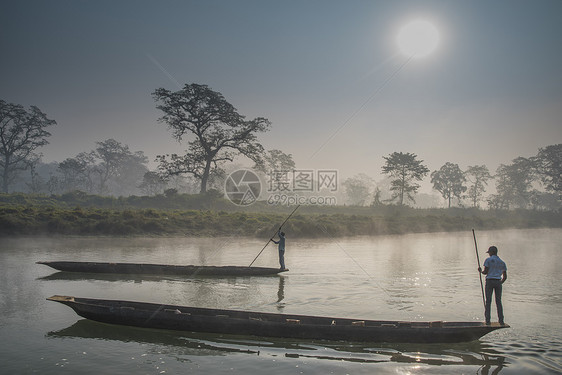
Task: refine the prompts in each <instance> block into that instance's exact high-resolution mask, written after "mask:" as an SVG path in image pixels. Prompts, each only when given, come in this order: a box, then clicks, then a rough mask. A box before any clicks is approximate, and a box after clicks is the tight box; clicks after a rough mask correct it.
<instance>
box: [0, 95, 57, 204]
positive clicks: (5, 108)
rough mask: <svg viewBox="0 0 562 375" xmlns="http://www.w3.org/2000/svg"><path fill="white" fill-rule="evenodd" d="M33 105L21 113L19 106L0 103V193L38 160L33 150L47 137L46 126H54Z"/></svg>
mask: <svg viewBox="0 0 562 375" xmlns="http://www.w3.org/2000/svg"><path fill="white" fill-rule="evenodd" d="M55 124H56V121H55V120H50V119H48V118H47V115H46V114H45V113H43V112H41V110H40V109H39V108H37V107H35V106H31V107H30V109H29V110H25V109H24V108H23V106H22V105H20V104H12V103H7V102H5V101H4V100H0V173H1V174H2V176H1V179H2V191H3V192H5V193H7V192H8V188H9V186H10V184H11V183H12V182H13V181H14V179H15V178H16V177H17V175H18V173H19V172H20V171H23V170H26V169H28V168H29V167H30V166H31V164H32V163H33V162H35V161H36V160H37V159H38V156H37V155H35V154H34V151H35V150H37V149H38V148H39V147H42V146H45V145H46V144H48V143H49V142H48V141H47V138H48V137H50V136H51V133H49V132H48V131H47V130H45V129H46V128H47V127H49V126H51V125H55Z"/></svg>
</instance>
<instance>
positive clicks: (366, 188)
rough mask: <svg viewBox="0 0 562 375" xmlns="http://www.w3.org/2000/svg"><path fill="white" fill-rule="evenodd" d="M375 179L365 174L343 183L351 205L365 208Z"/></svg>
mask: <svg viewBox="0 0 562 375" xmlns="http://www.w3.org/2000/svg"><path fill="white" fill-rule="evenodd" d="M371 185H373V179H372V178H370V177H369V176H367V175H366V174H364V173H360V174H358V175H356V176H353V177H350V178H348V179H346V180H345V181H344V182H343V187H344V188H345V193H346V195H347V200H348V202H349V204H351V205H354V206H364V205H365V203H367V200H368V199H369V195H370V193H371Z"/></svg>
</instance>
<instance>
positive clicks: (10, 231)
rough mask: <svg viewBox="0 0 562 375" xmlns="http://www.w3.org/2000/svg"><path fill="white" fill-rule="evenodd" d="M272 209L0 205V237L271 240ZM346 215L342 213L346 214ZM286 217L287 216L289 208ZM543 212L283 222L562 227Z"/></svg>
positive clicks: (319, 216)
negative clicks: (70, 236) (231, 237)
mask: <svg viewBox="0 0 562 375" xmlns="http://www.w3.org/2000/svg"><path fill="white" fill-rule="evenodd" d="M277 211H280V212H278V213H274V212H235V211H234V212H227V211H224V210H219V211H216V210H165V209H153V208H146V209H143V208H97V207H79V206H78V207H74V208H67V207H58V206H45V205H33V204H2V205H0V236H4V237H6V236H30V235H31V236H33V235H78V236H98V235H102V236H140V235H142V236H146V235H150V236H255V237H270V236H271V235H272V234H273V233H274V232H275V230H276V228H278V227H279V225H280V224H281V223H282V222H283V221H284V220H285V218H286V217H287V216H288V213H287V212H285V211H287V210H286V208H284V209H279V210H277ZM346 211H347V212H346ZM288 212H290V211H288ZM561 227H562V214H561V213H557V212H549V211H531V210H516V211H488V210H476V209H459V208H456V209H411V208H407V207H396V206H387V207H384V208H378V209H377V208H369V207H360V208H354V207H350V208H348V210H345V207H344V208H341V207H340V208H335V207H332V208H325V209H324V212H322V210H320V209H318V208H308V207H302V208H300V209H299V211H298V212H297V213H296V214H295V215H294V216H293V217H291V219H290V220H289V221H288V222H287V223H286V224H285V226H284V230H285V231H286V232H287V233H290V235H291V237H310V238H318V237H326V236H328V237H341V236H356V235H384V234H405V233H431V232H449V231H450V232H452V231H463V230H470V229H471V228H475V229H478V230H494V229H509V228H517V229H522V228H561Z"/></svg>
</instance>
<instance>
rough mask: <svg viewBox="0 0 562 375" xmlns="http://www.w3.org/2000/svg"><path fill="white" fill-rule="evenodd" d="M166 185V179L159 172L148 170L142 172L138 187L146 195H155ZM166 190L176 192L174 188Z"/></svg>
mask: <svg viewBox="0 0 562 375" xmlns="http://www.w3.org/2000/svg"><path fill="white" fill-rule="evenodd" d="M166 185H167V182H166V180H165V179H163V178H162V176H160V174H159V173H156V172H151V171H149V172H146V173H145V174H144V176H143V178H142V183H141V184H140V185H139V189H141V191H142V192H143V193H144V194H146V195H157V194H160V193H162V191H163V190H164V188H165V187H166ZM168 190H173V191H175V192H176V193H177V190H176V189H168Z"/></svg>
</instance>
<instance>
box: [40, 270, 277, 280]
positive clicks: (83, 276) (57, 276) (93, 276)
mask: <svg viewBox="0 0 562 375" xmlns="http://www.w3.org/2000/svg"><path fill="white" fill-rule="evenodd" d="M275 276H277V275H255V276H247V275H244V276H232V275H228V276H227V275H198V276H197V277H193V276H181V275H149V274H146V275H145V274H112V273H95V272H90V273H88V272H83V273H82V272H66V271H58V272H55V273H52V274H50V275H47V276H42V277H38V278H37V280H43V281H128V282H130V281H134V282H138V283H141V282H143V281H163V280H168V281H191V280H197V279H207V280H209V279H222V280H224V279H247V278H256V277H275ZM279 277H281V276H279Z"/></svg>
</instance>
